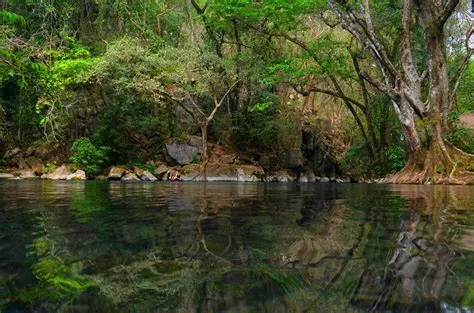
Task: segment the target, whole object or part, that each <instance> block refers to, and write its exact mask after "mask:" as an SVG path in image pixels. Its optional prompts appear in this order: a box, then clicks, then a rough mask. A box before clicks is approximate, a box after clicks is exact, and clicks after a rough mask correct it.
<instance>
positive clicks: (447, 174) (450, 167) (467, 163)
mask: <svg viewBox="0 0 474 313" xmlns="http://www.w3.org/2000/svg"><path fill="white" fill-rule="evenodd" d="M387 182H388V183H391V184H453V185H469V184H474V155H472V154H468V153H465V152H463V151H461V150H459V149H457V148H456V147H453V146H451V145H449V144H447V143H444V142H443V143H439V144H434V145H432V147H431V148H430V150H428V151H419V152H417V153H413V154H411V155H410V158H409V161H408V163H407V165H406V166H405V167H404V168H403V169H402V170H401V171H399V172H398V173H395V174H394V175H392V176H390V177H388V178H387Z"/></svg>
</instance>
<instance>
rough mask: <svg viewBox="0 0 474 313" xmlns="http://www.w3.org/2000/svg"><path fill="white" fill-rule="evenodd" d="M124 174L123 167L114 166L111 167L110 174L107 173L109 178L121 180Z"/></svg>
mask: <svg viewBox="0 0 474 313" xmlns="http://www.w3.org/2000/svg"><path fill="white" fill-rule="evenodd" d="M123 174H125V170H124V169H123V168H121V167H117V166H114V167H112V168H111V169H110V171H109V175H107V179H108V180H120V178H122V176H123Z"/></svg>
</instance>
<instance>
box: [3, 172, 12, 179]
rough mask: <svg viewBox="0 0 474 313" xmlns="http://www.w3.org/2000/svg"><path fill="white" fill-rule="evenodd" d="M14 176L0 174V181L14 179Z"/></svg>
mask: <svg viewBox="0 0 474 313" xmlns="http://www.w3.org/2000/svg"><path fill="white" fill-rule="evenodd" d="M14 177H15V175H13V174H9V173H0V179H9V178H14Z"/></svg>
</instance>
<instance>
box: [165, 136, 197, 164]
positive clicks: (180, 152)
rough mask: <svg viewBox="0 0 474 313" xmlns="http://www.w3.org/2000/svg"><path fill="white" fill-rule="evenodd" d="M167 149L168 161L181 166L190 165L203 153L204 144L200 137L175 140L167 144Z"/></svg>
mask: <svg viewBox="0 0 474 313" xmlns="http://www.w3.org/2000/svg"><path fill="white" fill-rule="evenodd" d="M165 147H166V154H167V157H168V159H169V160H170V161H171V162H174V163H177V164H179V165H186V164H190V163H191V162H192V161H193V159H195V158H196V156H198V155H200V154H201V153H202V143H201V139H200V138H198V137H191V138H189V139H185V140H173V141H171V142H169V143H167V144H166V145H165Z"/></svg>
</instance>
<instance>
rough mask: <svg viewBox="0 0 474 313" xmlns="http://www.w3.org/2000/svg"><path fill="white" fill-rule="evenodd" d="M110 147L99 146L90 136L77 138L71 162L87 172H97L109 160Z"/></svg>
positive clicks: (72, 149)
mask: <svg viewBox="0 0 474 313" xmlns="http://www.w3.org/2000/svg"><path fill="white" fill-rule="evenodd" d="M109 150H110V148H109V147H105V146H102V147H100V148H97V147H96V146H95V145H94V144H93V143H92V142H91V140H90V139H89V138H87V137H82V138H79V139H77V140H76V141H75V142H74V144H73V145H72V148H71V151H72V153H73V154H72V156H71V157H70V160H71V162H73V163H74V165H75V166H77V167H81V168H83V169H84V171H85V172H86V173H87V174H92V175H94V174H97V173H99V172H100V170H101V169H102V168H103V166H104V165H105V163H106V162H107V160H108V157H107V154H108V152H109Z"/></svg>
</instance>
